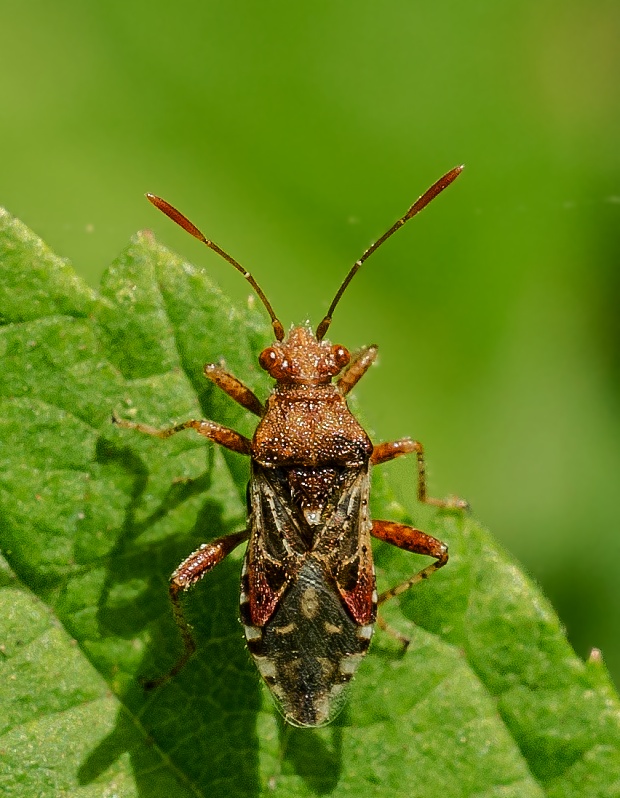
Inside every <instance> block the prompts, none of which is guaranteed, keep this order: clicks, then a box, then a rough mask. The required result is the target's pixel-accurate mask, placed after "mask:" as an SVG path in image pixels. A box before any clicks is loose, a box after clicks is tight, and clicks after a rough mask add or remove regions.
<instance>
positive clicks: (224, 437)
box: [112, 415, 252, 454]
mask: <svg viewBox="0 0 620 798" xmlns="http://www.w3.org/2000/svg"><path fill="white" fill-rule="evenodd" d="M112 422H113V423H114V424H117V425H118V426H119V427H124V428H125V429H136V430H138V432H144V433H146V434H147V435H155V436H156V437H157V438H169V437H170V436H171V435H176V433H177V432H182V431H183V430H184V429H190V428H192V429H195V430H196V432H197V433H198V434H199V435H204V436H205V438H209V440H212V441H213V442H214V443H219V445H220V446H225V447H226V448H227V449H230V450H231V451H233V452H238V453H239V454H250V452H251V446H252V444H251V441H250V440H249V439H248V438H246V437H245V436H244V435H241V433H239V432H235V430H234V429H230V428H229V427H224V426H222V425H221V424H217V423H216V422H215V421H184V422H183V423H182V424H176V425H175V426H174V427H168V428H167V429H156V428H155V427H150V426H149V425H148V424H139V423H137V422H135V421H126V420H125V419H123V418H117V417H116V416H115V415H113V416H112Z"/></svg>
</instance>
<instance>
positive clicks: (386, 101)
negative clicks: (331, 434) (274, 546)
mask: <svg viewBox="0 0 620 798" xmlns="http://www.w3.org/2000/svg"><path fill="white" fill-rule="evenodd" d="M3 6H4V7H3V9H2V24H1V25H0V97H1V103H0V115H1V122H0V146H1V149H2V158H1V161H0V177H1V179H0V204H3V205H5V206H6V207H7V208H8V209H9V210H10V211H11V212H12V213H14V214H15V215H17V216H19V217H21V218H22V219H23V220H24V221H25V222H26V223H27V224H28V225H29V226H30V227H31V228H32V229H34V230H35V231H36V232H37V233H38V234H39V235H41V236H42V237H43V238H44V239H45V240H46V241H47V242H48V243H49V244H50V245H51V246H52V248H53V249H54V250H55V251H56V252H57V253H58V254H59V255H62V256H64V257H67V258H69V259H70V260H71V261H72V262H73V264H74V266H75V268H76V270H77V271H78V272H79V273H80V274H82V275H83V276H84V277H85V278H86V279H87V280H88V281H89V282H90V283H91V284H92V285H94V286H96V285H97V283H98V280H99V277H100V275H101V273H102V272H103V270H104V269H105V268H106V266H107V265H108V264H109V263H110V262H111V261H112V260H113V258H114V257H115V256H116V255H117V254H118V253H119V251H120V250H121V249H122V248H123V247H124V246H125V244H126V243H127V241H128V239H129V237H130V236H131V235H132V233H134V232H135V231H136V230H138V229H140V228H145V227H149V228H151V229H153V230H154V231H155V232H156V234H157V236H158V237H159V238H160V239H161V240H162V241H163V242H165V243H166V244H168V245H169V246H170V247H171V248H173V249H175V250H177V251H178V252H180V253H182V254H183V255H184V256H185V257H187V258H188V259H190V260H192V261H193V262H195V263H199V264H202V265H204V266H205V268H207V269H208V271H209V273H210V274H211V275H213V276H214V278H215V279H216V280H217V281H218V282H219V283H220V285H222V286H223V288H224V289H225V290H226V291H227V292H228V293H229V294H230V295H232V296H233V297H234V298H236V299H237V300H238V301H239V302H243V301H245V299H246V297H247V295H248V288H247V285H246V284H245V283H244V281H243V280H242V279H241V278H240V277H239V275H238V274H236V273H235V272H234V271H233V270H232V269H230V268H229V267H227V266H226V264H225V263H224V262H223V261H221V260H220V259H218V258H217V257H216V256H215V255H213V254H211V253H209V252H207V250H206V249H201V248H200V247H199V245H198V244H197V243H196V242H195V241H193V240H192V239H191V238H190V237H189V236H187V235H186V234H184V233H183V232H182V231H180V230H177V229H176V228H175V227H174V226H173V225H172V224H171V223H170V222H169V221H168V220H166V219H165V218H164V217H163V216H160V215H159V214H158V213H157V212H156V211H155V210H154V209H153V208H151V207H150V206H149V205H148V203H147V202H145V201H144V199H143V196H142V195H143V193H144V192H145V191H152V192H155V193H158V194H161V195H163V196H165V197H166V198H167V199H168V200H170V201H171V202H173V203H174V204H176V205H177V206H178V207H179V208H181V209H182V210H183V211H184V212H185V213H187V214H188V215H189V216H190V218H192V219H193V220H194V221H195V222H196V223H197V224H199V226H201V227H202V228H203V229H204V230H205V232H206V233H207V234H208V235H209V236H211V237H213V238H214V239H215V240H216V241H217V242H218V243H219V244H220V245H221V246H223V247H224V248H225V249H227V250H228V251H230V252H231V254H233V255H234V256H235V257H236V258H237V259H239V260H240V261H241V262H242V263H243V264H244V265H245V266H246V267H247V268H249V269H251V270H252V271H253V272H254V274H255V276H256V277H257V279H258V281H259V283H260V284H261V286H262V287H263V288H264V290H265V292H266V293H267V295H268V296H269V298H270V299H271V301H272V303H273V305H274V307H275V308H276V311H277V312H278V313H279V314H280V316H281V317H282V320H283V321H284V323H285V325H286V326H288V325H289V324H290V323H292V322H299V321H302V320H305V319H306V318H310V319H312V320H313V321H314V322H315V323H316V322H318V320H319V319H320V318H321V314H322V313H323V312H324V311H325V309H326V307H327V305H328V303H329V301H330V300H331V298H332V296H333V294H334V293H335V291H336V288H337V286H338V284H339V281H340V280H341V279H342V277H343V276H344V274H345V272H346V270H347V269H348V267H349V266H350V265H351V264H352V262H353V261H354V260H356V259H357V257H358V256H359V255H360V254H361V253H362V251H363V250H364V249H365V248H366V247H367V246H368V245H369V244H370V243H371V241H372V240H373V239H374V238H376V237H378V236H379V235H380V234H381V233H383V232H384V231H385V229H387V227H389V226H390V225H391V224H392V222H393V221H395V219H396V218H397V217H398V216H400V215H401V214H402V213H403V212H404V211H405V210H406V208H407V207H408V206H409V205H410V204H411V202H412V201H413V200H414V199H415V198H416V197H417V196H418V195H419V194H420V193H422V191H423V190H424V189H426V187H427V186H428V185H430V183H432V182H433V181H434V180H435V179H436V178H437V177H439V176H440V175H441V174H442V173H443V172H445V171H447V170H448V169H449V168H451V167H452V166H454V165H455V164H458V163H461V162H464V163H465V164H466V171H465V172H464V173H463V175H462V176H461V177H460V178H459V180H458V181H457V183H456V184H455V185H454V186H452V187H451V188H450V189H449V190H448V191H447V192H446V193H445V194H443V195H442V196H441V197H440V198H439V199H438V200H437V201H436V202H434V203H433V205H432V206H431V207H429V208H428V209H427V210H426V211H425V212H424V213H423V214H422V215H421V216H420V217H419V218H418V219H416V220H415V221H413V222H411V223H410V224H409V225H408V226H407V227H405V229H404V230H403V231H401V232H399V233H398V235H397V236H396V237H394V238H393V239H391V241H390V242H389V244H386V245H385V247H384V248H382V249H381V250H380V251H379V252H377V253H376V254H375V255H374V256H373V258H372V259H371V260H370V261H368V263H367V264H365V266H364V268H363V270H362V271H361V272H360V274H359V275H358V276H357V277H356V279H355V281H354V282H353V284H352V285H351V288H350V289H349V291H348V293H347V295H346V296H345V299H344V300H343V302H342V304H341V305H340V307H339V308H338V311H337V314H336V315H335V318H334V323H333V326H332V329H331V333H330V334H331V336H332V339H334V340H338V341H339V342H342V343H344V344H346V345H347V346H349V347H350V348H352V349H354V348H356V347H358V346H361V345H362V344H364V343H371V342H375V343H378V344H379V345H380V347H381V359H380V368H378V369H374V370H373V371H372V372H371V374H370V375H369V376H367V377H366V378H365V380H364V381H363V382H362V383H361V384H360V386H359V389H358V390H357V395H358V398H359V402H360V404H361V406H362V407H363V409H364V414H365V418H366V419H367V421H368V423H369V426H370V427H371V428H372V429H373V430H374V432H375V433H376V436H377V438H378V439H383V440H385V439H389V438H394V437H401V436H403V435H407V434H410V435H413V436H415V437H417V438H419V439H420V440H422V441H423V442H424V443H425V445H426V447H427V452H428V461H429V470H430V487H431V491H432V493H433V494H435V495H447V494H450V493H456V494H458V495H460V496H463V497H467V498H468V499H469V500H470V502H471V504H472V506H473V508H474V511H475V512H476V515H477V516H478V517H479V518H480V519H481V520H482V521H483V522H484V523H486V524H487V525H488V526H489V527H490V528H491V529H492V530H493V532H494V533H495V535H496V536H497V537H498V538H499V540H500V541H502V543H503V544H504V545H505V546H506V547H507V548H508V549H509V550H510V551H511V552H513V553H514V555H515V556H516V557H517V558H518V559H519V560H520V561H521V562H522V563H523V564H524V565H525V567H526V569H527V570H528V571H529V572H530V573H531V574H532V575H533V576H534V577H535V578H536V579H537V580H539V582H540V583H541V584H542V585H543V586H544V588H545V590H546V591H547V593H548V595H549V596H550V598H551V600H552V601H553V603H554V604H555V606H556V608H557V610H558V612H559V614H560V616H561V618H562V619H563V621H564V623H565V624H566V627H567V631H568V634H569V637H570V639H571V641H572V642H573V644H574V646H575V648H576V650H577V652H578V653H579V654H581V655H582V656H587V654H588V652H589V650H590V649H591V648H592V647H593V646H597V647H600V648H601V649H602V651H603V655H604V658H605V659H606V661H607V663H608V665H609V667H610V669H611V671H612V673H613V675H614V677H615V679H616V681H617V682H619V681H620V634H619V633H620V586H619V581H620V534H619V532H620V522H619V514H620V484H619V481H620V480H619V475H620V446H619V443H620V412H619V411H620V407H619V404H620V370H619V369H620V348H619V346H620V314H619V312H618V298H619V291H620V263H619V260H620V91H619V86H620V47H619V46H618V42H619V41H620V5H619V4H618V3H617V2H615V1H614V0H598V2H596V3H591V4H587V3H583V2H577V0H520V2H503V3H497V2H496V1H495V0H473V1H472V2H468V3H462V2H457V0H439V2H433V3H430V2H412V0H385V1H384V2H382V3H377V2H370V1H369V0H355V2H352V1H350V2H347V1H346V0H343V1H342V2H324V1H322V0H314V2H312V3H303V2H302V3H293V2H290V0H267V2H262V3H253V2H248V1H247V0H245V1H241V0H238V1H234V0H233V2H227V3H214V2H209V1H208V0H207V1H205V0H203V2H179V3H174V4H173V3H169V2H165V3H164V2H161V1H160V0H149V2H138V1H137V0H123V1H122V2H121V1H120V0H118V1H117V2H112V1H110V0H106V1H105V2H99V3H84V2H77V0H74V1H73V2H63V1H62V0H60V1H59V2H56V3H53V4H51V3H46V2H43V0H38V1H37V0H34V1H32V0H30V1H29V0H25V2H20V3H13V4H8V3H7V4H3ZM216 350H217V344H214V343H213V342H209V341H205V350H204V358H205V360H207V359H211V358H214V357H216V356H217V351H216ZM240 376H243V375H240ZM386 468H389V469H390V470H391V472H392V474H393V477H394V480H395V482H396V484H397V486H398V488H399V491H400V493H401V496H402V497H403V498H404V499H405V501H406V502H407V503H411V502H413V490H412V485H413V482H412V476H413V464H412V463H411V462H409V463H402V462H399V463H394V464H391V465H390V466H386Z"/></svg>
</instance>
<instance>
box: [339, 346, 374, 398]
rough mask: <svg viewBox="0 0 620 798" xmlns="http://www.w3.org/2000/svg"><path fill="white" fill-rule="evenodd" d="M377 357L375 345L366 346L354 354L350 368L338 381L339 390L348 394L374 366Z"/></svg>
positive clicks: (343, 393)
mask: <svg viewBox="0 0 620 798" xmlns="http://www.w3.org/2000/svg"><path fill="white" fill-rule="evenodd" d="M376 357H377V347H376V346H374V345H373V346H366V347H364V349H360V351H359V352H357V353H356V354H355V355H353V360H352V361H351V362H350V363H349V368H348V369H347V370H346V371H345V373H344V374H343V375H342V377H341V378H340V379H339V380H338V382H337V383H336V384H337V386H338V390H339V391H340V393H341V394H342V395H343V396H346V395H347V394H348V393H349V391H350V390H351V389H352V388H354V387H355V386H356V385H357V383H358V382H359V381H360V380H361V378H362V377H363V376H364V374H366V372H367V371H368V369H369V368H370V367H371V366H372V364H373V363H374V361H375V358H376Z"/></svg>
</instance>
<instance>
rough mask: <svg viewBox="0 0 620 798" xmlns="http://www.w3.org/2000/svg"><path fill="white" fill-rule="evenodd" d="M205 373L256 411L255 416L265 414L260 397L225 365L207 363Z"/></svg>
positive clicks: (243, 404)
mask: <svg viewBox="0 0 620 798" xmlns="http://www.w3.org/2000/svg"><path fill="white" fill-rule="evenodd" d="M204 375H205V377H206V378H207V379H209V380H211V382H214V383H215V384H216V385H217V386H218V388H221V389H222V390H223V391H224V392H225V393H227V394H228V395H229V396H234V397H235V399H236V400H237V402H239V404H240V405H241V406H242V407H245V409H246V410H249V411H250V413H254V415H255V416H262V415H263V412H264V408H263V403H262V402H261V401H260V399H259V398H258V397H257V396H256V395H255V394H254V393H253V392H252V391H251V390H250V389H249V388H248V387H246V386H245V385H244V384H243V383H242V382H241V380H238V379H237V378H236V377H235V376H234V374H231V373H230V372H229V371H226V369H225V368H224V367H223V366H218V365H217V363H206V364H205V367H204Z"/></svg>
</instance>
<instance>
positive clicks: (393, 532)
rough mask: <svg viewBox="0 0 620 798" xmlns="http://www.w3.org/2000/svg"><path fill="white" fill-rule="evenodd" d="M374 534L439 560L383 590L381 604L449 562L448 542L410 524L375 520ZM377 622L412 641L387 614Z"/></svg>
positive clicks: (404, 639) (401, 637)
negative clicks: (390, 622) (393, 626)
mask: <svg viewBox="0 0 620 798" xmlns="http://www.w3.org/2000/svg"><path fill="white" fill-rule="evenodd" d="M371 534H372V535H373V537H375V538H378V539H379V540H383V541H385V542H386V543H391V544H392V545H393V546H398V548H399V549H405V551H411V552H413V553H414V554H425V555H427V556H429V557H434V558H435V560H436V562H433V563H431V564H430V565H427V566H426V568H422V570H421V571H418V572H417V573H415V574H414V575H413V576H412V577H411V578H409V579H407V581H406V582H402V583H401V584H399V585H396V586H395V587H393V588H391V589H390V590H386V591H385V592H384V593H382V594H381V595H380V596H379V598H378V600H377V603H378V604H379V605H381V604H383V603H384V602H386V601H388V600H389V599H391V598H394V596H399V595H400V594H401V593H404V592H405V590H409V588H410V587H413V586H414V585H417V584H418V582H421V581H422V580H423V579H428V578H429V576H431V574H434V573H435V571H437V570H439V568H443V566H444V565H445V564H446V563H447V562H448V547H447V546H446V544H445V543H442V541H441V540H437V538H434V537H432V536H431V535H427V534H426V533H425V532H421V531H420V530H419V529H415V528H414V527H411V526H407V525H406V524H397V523H395V522H394V521H373V522H372V531H371ZM377 623H378V624H379V627H380V628H381V629H383V630H384V631H387V632H389V633H390V634H392V635H394V636H395V637H396V638H397V639H398V640H400V642H401V643H402V644H403V645H404V646H405V647H407V646H408V645H409V640H408V638H406V637H404V635H401V634H400V632H395V631H394V630H393V629H391V628H390V627H389V626H388V625H387V623H386V622H385V621H384V620H383V618H377Z"/></svg>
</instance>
